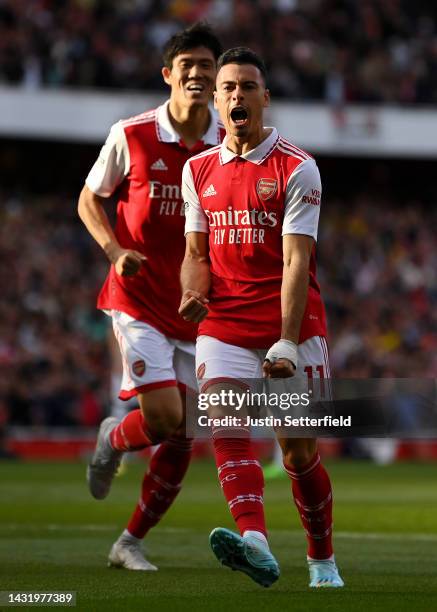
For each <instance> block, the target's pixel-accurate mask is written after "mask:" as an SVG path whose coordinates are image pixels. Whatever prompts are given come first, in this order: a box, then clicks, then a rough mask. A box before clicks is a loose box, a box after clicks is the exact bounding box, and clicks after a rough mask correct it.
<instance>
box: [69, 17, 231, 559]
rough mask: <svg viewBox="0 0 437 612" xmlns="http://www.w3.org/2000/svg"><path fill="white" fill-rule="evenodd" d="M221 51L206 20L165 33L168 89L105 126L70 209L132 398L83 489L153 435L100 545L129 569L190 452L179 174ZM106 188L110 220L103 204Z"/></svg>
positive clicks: (199, 145)
mask: <svg viewBox="0 0 437 612" xmlns="http://www.w3.org/2000/svg"><path fill="white" fill-rule="evenodd" d="M220 52H221V47H220V43H219V41H218V39H217V38H216V36H215V34H214V33H213V31H212V30H211V29H210V27H209V26H208V25H206V24H196V25H194V26H192V27H190V28H188V29H186V30H184V31H182V32H179V33H178V34H176V35H174V36H173V37H172V38H171V39H170V40H169V41H168V43H167V44H166V45H165V49H164V67H163V68H162V75H163V78H164V81H165V82H166V83H167V85H169V87H170V98H169V100H167V102H165V103H164V104H163V105H162V106H159V107H158V108H156V109H154V110H149V111H146V112H144V113H142V114H141V115H137V116H135V117H131V118H130V119H126V120H123V121H119V122H118V123H116V124H114V125H113V126H112V128H111V131H110V133H109V136H108V138H107V140H106V143H105V144H104V146H103V147H102V149H101V152H100V155H99V157H98V159H97V161H96V163H95V164H94V166H93V167H92V169H91V171H90V173H89V175H88V177H87V179H86V181H85V186H84V188H83V190H82V192H81V194H80V198H79V215H80V217H81V219H82V221H83V222H84V224H85V226H86V227H87V229H88V231H89V232H90V234H91V235H92V236H93V238H94V239H95V240H96V242H97V243H98V244H99V245H100V246H101V248H102V249H103V251H104V253H105V254H106V256H107V258H108V260H109V262H110V264H111V266H110V269H109V273H108V276H107V278H106V281H105V283H104V285H103V287H102V289H101V291H100V294H99V297H98V308H101V309H103V310H104V311H105V312H106V313H107V314H109V315H110V316H111V317H112V325H113V329H114V333H115V337H116V338H117V341H118V344H119V348H120V352H121V356H122V361H123V377H122V383H121V389H120V398H121V399H124V400H127V399H129V398H132V397H136V399H137V401H138V404H139V408H137V409H135V410H132V411H131V412H129V413H128V414H127V415H126V416H125V417H124V418H123V419H122V420H121V421H119V420H118V419H116V418H115V417H108V418H106V419H105V420H104V421H103V422H102V424H101V426H100V430H99V434H98V438H97V445H96V449H95V453H94V456H93V458H92V461H91V463H90V465H89V467H88V473H87V476H88V484H89V488H90V491H91V494H92V495H93V496H94V497H95V498H96V499H103V498H105V497H106V496H107V495H108V493H109V490H110V486H111V482H112V479H113V477H114V475H115V472H116V471H117V468H118V466H119V464H120V460H121V457H122V455H123V453H125V452H132V451H137V450H141V449H144V448H147V447H150V446H153V445H156V444H159V443H160V446H159V448H158V450H157V451H156V452H155V453H154V454H153V457H152V459H151V462H150V466H149V470H148V471H147V472H146V474H145V476H144V480H143V483H142V488H141V493H140V498H139V501H138V504H137V506H136V508H135V510H134V512H133V515H132V516H131V518H130V520H129V522H128V524H127V526H126V529H125V530H124V531H123V533H122V534H121V536H120V538H119V539H118V540H117V541H116V542H115V543H114V545H113V547H112V549H111V552H110V555H109V564H110V565H114V566H118V567H125V568H127V569H131V570H155V569H156V567H155V566H154V565H152V564H151V563H150V562H149V561H147V560H146V559H145V557H144V554H143V552H142V549H141V546H140V544H141V541H142V539H143V538H144V536H145V535H146V534H147V532H148V531H149V529H150V528H151V527H153V526H154V525H155V524H156V523H158V521H159V520H160V518H161V517H162V515H163V514H164V513H165V512H166V510H167V509H168V508H169V506H170V505H171V503H172V502H173V500H174V499H175V497H176V495H177V494H178V492H179V490H180V488H181V483H182V479H183V477H184V475H185V472H186V470H187V468H188V464H189V461H190V456H191V446H192V441H191V440H189V439H187V438H186V437H185V433H184V431H185V429H184V427H183V416H184V409H185V393H186V391H187V389H195V387H196V378H195V368H194V340H195V336H196V325H195V324H194V323H191V322H186V321H183V320H182V319H181V318H180V317H179V316H178V314H177V311H178V306H179V302H180V299H181V291H180V285H179V279H178V273H179V269H180V265H181V262H182V259H183V256H184V249H185V241H184V236H183V227H184V216H183V215H184V207H183V200H182V196H181V188H180V185H181V174H182V167H183V165H184V163H185V162H186V161H187V159H188V158H189V157H191V156H192V155H194V154H195V153H199V151H204V150H205V149H208V148H209V147H211V146H214V145H216V144H218V143H219V142H221V139H222V137H223V135H224V132H223V129H222V128H221V127H220V124H219V123H218V121H217V118H216V116H215V114H214V113H211V112H210V110H209V108H208V103H209V101H210V99H211V97H212V92H213V88H214V83H215V75H216V64H217V59H218V56H219V54H220ZM113 194H115V195H116V197H117V199H118V206H117V219H116V224H115V228H112V226H111V224H110V223H109V220H108V217H107V214H106V212H105V202H106V200H107V198H109V197H110V196H112V195H113Z"/></svg>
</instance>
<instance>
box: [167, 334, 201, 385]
mask: <svg viewBox="0 0 437 612" xmlns="http://www.w3.org/2000/svg"><path fill="white" fill-rule="evenodd" d="M195 356H196V345H195V344H194V343H193V342H182V341H179V340H177V341H175V352H174V358H173V365H174V370H175V372H176V379H177V381H178V385H179V386H180V387H182V389H187V388H188V389H191V390H193V391H196V389H197V382H196V358H195Z"/></svg>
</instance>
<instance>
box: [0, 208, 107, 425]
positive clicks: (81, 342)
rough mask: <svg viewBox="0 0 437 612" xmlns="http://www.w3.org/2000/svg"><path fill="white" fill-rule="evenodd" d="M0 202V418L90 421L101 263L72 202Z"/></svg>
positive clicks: (97, 408)
mask: <svg viewBox="0 0 437 612" xmlns="http://www.w3.org/2000/svg"><path fill="white" fill-rule="evenodd" d="M1 199H2V202H1V205H0V211H1V212H0V245H1V246H0V260H1V266H0V283H1V287H2V291H1V294H2V295H1V300H0V372H1V375H0V415H2V414H3V420H5V419H6V417H5V414H6V415H7V419H8V421H9V422H11V423H13V424H30V423H31V424H33V425H36V426H38V425H53V426H56V425H75V424H80V425H84V426H86V425H94V424H95V423H96V422H98V420H99V419H100V416H101V411H102V407H103V406H105V404H106V403H107V401H108V369H109V361H110V359H109V356H108V351H107V348H106V337H107V334H108V326H107V323H106V321H105V319H106V318H107V317H106V315H104V314H101V313H100V312H98V311H97V310H96V309H95V297H96V290H97V288H98V286H99V283H100V279H101V278H102V276H103V274H104V271H105V268H106V266H105V261H104V259H103V258H102V257H99V256H98V252H97V249H96V248H95V247H94V244H92V242H91V241H90V240H89V239H88V237H87V235H86V232H85V231H84V230H83V227H82V225H81V224H80V223H79V222H78V220H77V213H76V209H75V206H74V203H73V202H72V201H71V200H68V201H66V200H65V199H64V198H62V197H55V196H53V197H47V196H45V197H40V198H30V197H23V198H18V197H5V198H1ZM1 420H2V417H1V416H0V421H1Z"/></svg>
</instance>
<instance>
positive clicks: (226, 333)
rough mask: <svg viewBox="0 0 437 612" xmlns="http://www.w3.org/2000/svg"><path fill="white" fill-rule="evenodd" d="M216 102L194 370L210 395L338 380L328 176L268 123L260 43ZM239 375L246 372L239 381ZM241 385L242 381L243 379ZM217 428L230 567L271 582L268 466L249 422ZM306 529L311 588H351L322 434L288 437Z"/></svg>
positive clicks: (185, 271)
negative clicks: (319, 275) (256, 385)
mask: <svg viewBox="0 0 437 612" xmlns="http://www.w3.org/2000/svg"><path fill="white" fill-rule="evenodd" d="M214 100H215V106H216V108H217V109H218V111H219V114H220V117H221V119H222V121H223V123H224V125H225V129H226V137H225V140H224V141H223V143H222V144H221V145H219V146H216V147H213V148H211V149H209V150H207V151H205V152H203V153H200V154H198V155H196V156H194V157H192V158H190V160H189V161H187V162H186V164H185V166H184V170H183V185H182V193H183V197H184V200H185V207H186V213H185V214H186V225H185V233H186V253H185V259H184V263H183V266H182V271H181V281H182V289H183V294H182V300H181V305H180V309H179V312H180V314H181V316H182V317H183V318H184V319H185V320H186V321H191V322H196V323H197V322H199V323H200V325H199V332H198V338H197V347H196V368H197V377H198V383H199V386H200V389H201V391H202V393H219V392H220V390H221V389H222V388H223V386H224V385H225V386H226V387H227V388H236V389H238V387H239V380H247V379H251V378H261V377H262V376H264V377H267V378H269V377H272V378H274V377H290V376H305V377H308V378H311V377H314V378H316V377H320V378H323V377H325V378H328V377H329V375H330V372H329V364H328V349H327V343H326V319H325V310H324V305H323V302H322V298H321V295H320V289H319V285H318V283H317V280H316V264H315V242H316V239H317V228H318V221H319V212H320V196H321V184H320V176H319V172H318V169H317V166H316V163H315V161H314V159H313V158H312V157H311V156H310V155H308V154H307V153H306V152H304V151H302V150H301V149H299V148H298V147H296V146H295V145H293V144H291V143H290V142H288V141H286V140H285V139H284V138H282V137H281V136H280V135H279V134H278V132H277V130H276V129H275V128H272V127H265V126H264V121H263V114H264V110H265V108H266V107H267V106H268V105H269V91H268V89H267V88H266V71H265V68H264V64H263V62H262V60H261V59H260V58H259V57H258V56H257V55H256V54H255V53H254V52H252V51H251V50H250V49H247V48H242V47H240V48H235V49H231V50H229V51H227V52H225V53H224V54H223V55H222V56H221V57H220V59H219V62H218V73H217V81H216V90H215V93H214ZM240 384H242V383H240ZM240 390H241V389H240ZM221 433H222V432H220V429H216V430H214V429H213V442H214V452H215V458H216V464H217V469H218V474H219V480H220V484H221V487H222V489H223V493H224V495H225V497H226V500H227V502H228V506H229V509H230V512H231V514H232V516H233V518H234V520H235V523H236V526H237V528H238V532H239V533H234V532H232V531H230V530H228V529H223V528H217V529H215V530H214V531H213V532H212V533H211V536H210V543H211V546H212V549H213V551H214V553H215V555H216V556H217V558H218V559H219V561H221V562H222V563H223V564H224V565H227V566H229V567H231V568H232V569H235V570H240V571H243V572H245V573H246V574H248V575H249V576H250V577H251V578H252V579H253V580H254V581H255V582H257V583H259V584H261V585H263V586H270V585H271V584H273V583H274V582H275V581H276V580H277V579H278V577H279V574H280V570H279V566H278V563H277V561H276V559H275V558H274V556H273V554H272V552H271V551H270V548H269V544H268V539H267V529H266V525H265V519H264V509H263V487H264V481H263V472H262V469H261V466H260V464H259V462H258V461H257V458H256V456H255V455H254V452H253V449H252V445H251V441H250V436H249V431H248V429H247V428H246V427H245V426H244V425H242V426H240V427H236V428H234V431H233V432H232V433H233V435H232V436H227V437H223V436H222V435H221ZM279 442H280V445H281V448H282V452H283V461H284V466H285V469H286V471H287V473H288V475H289V476H290V478H291V482H292V493H293V498H294V502H295V504H296V506H297V509H298V512H299V515H300V517H301V520H302V525H303V528H304V530H305V532H306V535H307V540H308V550H307V563H308V567H309V573H310V586H311V587H342V586H343V581H342V579H341V577H340V575H339V572H338V569H337V566H336V563H335V559H334V552H333V547H332V490H331V483H330V479H329V476H328V474H327V472H326V470H325V469H324V467H323V465H322V463H321V461H320V456H319V454H318V451H317V442H316V440H315V439H280V440H279Z"/></svg>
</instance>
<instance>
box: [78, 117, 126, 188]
mask: <svg viewBox="0 0 437 612" xmlns="http://www.w3.org/2000/svg"><path fill="white" fill-rule="evenodd" d="M129 168H130V156H129V147H128V144H127V140H126V134H125V133H124V129H123V126H122V124H121V121H119V122H118V123H115V124H114V125H113V126H112V127H111V130H110V132H109V135H108V138H107V139H106V142H105V144H104V145H103V147H102V148H101V149H100V154H99V157H98V158H97V160H96V162H95V164H94V166H93V167H92V168H91V170H90V173H89V174H88V176H87V178H86V180H85V183H86V185H87V186H88V187H89V188H90V189H91V191H92V192H93V193H95V194H97V195H99V196H102V197H104V198H107V197H109V196H110V195H112V194H113V193H114V191H115V190H116V188H117V187H118V185H120V183H121V182H122V181H123V179H124V178H125V177H126V176H127V174H128V173H129Z"/></svg>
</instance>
